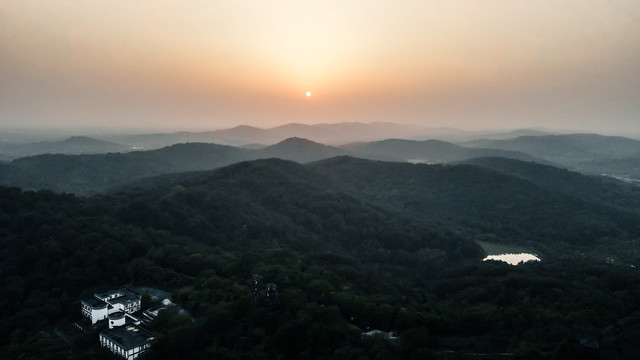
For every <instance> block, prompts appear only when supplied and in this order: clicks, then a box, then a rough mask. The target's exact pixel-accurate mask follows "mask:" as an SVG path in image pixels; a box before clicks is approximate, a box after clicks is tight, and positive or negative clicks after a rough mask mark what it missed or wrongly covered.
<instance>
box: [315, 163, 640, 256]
mask: <svg viewBox="0 0 640 360" xmlns="http://www.w3.org/2000/svg"><path fill="white" fill-rule="evenodd" d="M310 166H311V167H312V169H313V170H314V171H317V172H319V173H321V174H323V176H326V177H328V178H330V179H332V180H333V181H334V182H335V183H337V184H339V186H340V187H341V189H343V191H345V192H348V193H350V194H357V196H360V197H361V198H363V199H366V200H367V201H371V202H373V203H375V204H379V205H381V206H386V207H390V208H392V209H394V210H396V211H398V212H400V213H402V214H404V216H406V217H408V218H417V219H420V218H429V219H436V220H439V221H445V222H448V223H451V224H456V226H457V227H460V228H462V229H469V230H471V231H472V233H473V234H476V235H475V236H480V235H482V234H484V235H488V236H491V234H493V235H496V236H497V237H498V238H502V239H504V240H507V241H510V242H523V243H526V242H530V243H536V244H545V245H553V246H558V247H560V248H562V247H564V248H566V249H569V248H573V249H575V248H576V246H579V245H586V244H595V243H597V242H598V240H597V239H601V238H603V237H611V238H618V239H619V238H626V239H634V238H636V237H637V236H640V218H639V217H638V216H639V214H638V212H637V208H634V209H633V210H623V209H617V208H614V207H612V206H609V205H607V203H606V202H599V201H597V200H596V199H594V198H593V197H591V196H585V194H584V193H582V194H572V195H567V194H565V193H562V192H559V191H557V189H548V188H545V187H542V186H539V185H536V184H534V183H532V182H530V181H527V180H524V179H522V178H519V177H516V176H513V175H505V174H500V173H498V172H495V171H492V170H487V169H483V168H480V167H477V166H468V165H455V166H428V165H423V164H418V165H413V164H407V163H386V162H376V161H368V160H360V159H355V158H350V157H338V158H332V159H328V160H323V161H320V162H317V163H313V164H310ZM577 184H580V183H579V182H577V183H576V185H577ZM635 196H636V197H635V199H634V200H633V201H634V202H637V201H638V200H637V196H638V194H637V193H635ZM611 197H612V198H613V199H614V200H610V201H611V202H613V203H624V201H625V200H626V199H624V195H622V194H619V193H615V192H614V193H613V194H612V195H611ZM607 201H609V200H607Z"/></svg>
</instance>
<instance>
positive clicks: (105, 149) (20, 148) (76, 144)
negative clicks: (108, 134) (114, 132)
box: [0, 136, 132, 161]
mask: <svg viewBox="0 0 640 360" xmlns="http://www.w3.org/2000/svg"><path fill="white" fill-rule="evenodd" d="M131 150H132V147H131V146H128V145H123V144H119V143H115V142H110V141H105V140H99V139H95V138H91V137H87V136H72V137H69V138H67V139H65V140H60V141H41V142H35V143H26V144H12V143H0V160H5V161H6V160H11V159H17V158H20V157H24V156H32V155H39V154H103V153H110V152H126V151H131Z"/></svg>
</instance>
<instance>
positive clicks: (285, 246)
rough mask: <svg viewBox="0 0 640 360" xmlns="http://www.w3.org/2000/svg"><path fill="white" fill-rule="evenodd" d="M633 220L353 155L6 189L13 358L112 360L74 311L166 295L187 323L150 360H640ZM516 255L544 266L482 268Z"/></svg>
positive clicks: (488, 180) (5, 315) (476, 172)
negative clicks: (114, 182)
mask: <svg viewBox="0 0 640 360" xmlns="http://www.w3.org/2000/svg"><path fill="white" fill-rule="evenodd" d="M500 194H503V195H500ZM612 194H615V192H612ZM611 196H614V195H611ZM525 205H526V206H525ZM560 215H562V216H565V217H567V220H566V221H564V220H563V221H558V219H557V217H560ZM639 216H640V215H639V214H638V212H634V211H631V210H625V209H623V208H619V207H614V206H610V205H607V204H604V203H600V202H597V201H592V200H588V199H578V198H576V197H573V196H570V195H566V194H561V193H558V192H553V191H551V190H548V189H545V188H542V187H540V186H537V185H535V184H533V183H531V182H528V181H525V180H523V179H519V178H516V177H513V176H509V175H504V174H499V173H497V172H495V171H493V170H486V169H482V168H479V167H474V166H467V165H465V166H451V167H442V166H426V165H420V166H417V165H410V164H391V163H379V162H371V161H364V160H356V159H352V158H336V159H332V160H327V161H323V162H320V163H316V164H311V165H306V166H303V165H299V164H296V163H292V162H287V161H282V160H275V159H269V160H259V161H253V162H246V163H239V164H235V165H232V166H229V167H225V168H222V169H219V170H216V171H211V172H203V173H192V174H185V175H182V176H180V177H178V178H176V177H169V178H161V179H156V180H155V181H152V182H148V183H145V186H144V187H141V188H137V189H134V188H132V189H129V190H127V191H124V192H121V193H118V194H113V195H108V196H106V195H101V196H94V197H91V198H78V197H75V196H72V195H59V194H54V193H52V192H48V191H41V192H23V191H21V190H19V189H17V188H0V246H2V247H3V250H4V251H3V252H1V253H0V281H1V282H2V283H1V286H0V289H2V294H0V295H1V296H0V318H2V321H0V358H15V359H61V358H70V359H85V358H98V359H101V358H104V359H109V358H111V355H110V354H109V353H108V352H106V351H104V350H101V349H100V348H99V347H98V343H97V334H96V333H95V331H93V332H92V331H89V332H88V333H82V332H80V331H79V330H77V329H75V328H74V327H73V326H72V324H73V323H74V322H76V321H79V320H80V318H81V315H80V306H79V299H80V298H81V297H83V296H86V295H89V294H91V293H92V292H93V291H95V290H96V289H97V288H104V287H109V286H113V285H118V284H131V285H139V286H153V287H158V288H162V289H166V290H169V291H172V293H173V298H174V301H175V302H177V303H179V304H180V305H181V306H183V307H184V308H185V309H186V310H187V311H188V313H189V315H183V314H180V313H178V312H173V311H167V312H164V313H161V315H160V316H159V317H158V319H157V320H156V321H155V322H154V323H153V330H154V333H155V335H156V339H157V341H156V343H155V344H154V345H153V347H152V349H151V351H150V352H149V353H148V355H146V356H145V357H146V358H148V359H164V358H167V359H174V358H176V357H178V356H179V357H182V358H188V359H210V358H221V359H238V358H243V359H271V358H281V359H314V358H324V359H329V358H332V359H333V358H336V359H358V358H362V359H367V358H376V359H383V358H399V359H425V358H434V359H451V358H465V354H489V355H486V358H491V357H492V356H491V354H496V353H510V354H513V356H512V357H513V358H516V357H520V358H522V357H523V358H556V357H559V358H588V357H589V356H595V357H598V356H600V357H603V358H630V357H632V356H634V355H635V354H636V353H637V350H638V349H637V345H636V344H638V343H640V289H638V287H637V286H636V284H637V283H638V281H639V280H640V273H639V272H638V270H637V269H636V268H633V267H631V266H630V265H634V266H640V261H639V260H640V258H639V257H638V255H637V252H635V251H637V249H638V239H639V236H638V235H639V230H638V226H639V225H638V224H640V221H639V219H638V217H639ZM522 218H526V220H519V219H522ZM531 231H536V233H535V234H534V235H527V232H531ZM514 239H516V240H518V241H521V242H522V243H528V242H536V243H537V244H539V246H540V247H541V248H542V250H543V251H544V256H543V261H542V262H539V263H538V262H536V263H527V264H525V265H521V266H518V267H513V266H510V265H507V264H504V263H499V262H493V261H489V262H482V261H481V259H482V257H483V256H484V254H483V251H482V249H481V248H480V247H479V246H478V245H477V244H476V242H475V240H484V241H491V242H498V243H500V242H502V243H509V242H511V241H512V240H514ZM567 249H573V250H572V251H571V252H565V251H566V250H567ZM577 250H580V251H582V253H583V254H585V255H581V254H580V253H579V252H578V251H577ZM604 256H606V257H608V258H610V259H609V260H611V258H615V259H616V260H615V261H614V262H613V264H612V263H611V261H609V262H608V263H607V262H606V261H604V260H605V259H603V258H602V257H604ZM254 275H260V276H261V279H262V281H264V283H265V284H266V283H269V282H273V283H275V284H276V285H277V289H278V301H277V302H272V301H264V300H263V299H264V296H265V295H264V292H263V291H262V290H261V291H259V292H258V295H257V296H254V294H252V289H253V286H252V278H253V277H254ZM372 329H379V330H383V331H394V332H395V333H396V334H397V336H398V339H396V340H388V339H385V338H383V337H376V336H374V337H363V336H361V334H362V333H363V332H365V331H368V330H372ZM582 340H593V341H597V342H598V347H599V348H598V349H592V348H589V347H587V346H584V345H581V341H582Z"/></svg>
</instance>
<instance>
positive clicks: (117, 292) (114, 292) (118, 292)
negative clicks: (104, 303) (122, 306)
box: [94, 286, 142, 300]
mask: <svg viewBox="0 0 640 360" xmlns="http://www.w3.org/2000/svg"><path fill="white" fill-rule="evenodd" d="M94 295H95V296H96V297H98V298H101V299H107V298H111V297H113V298H114V300H115V299H117V298H120V297H126V298H127V299H139V298H141V297H142V295H140V294H138V293H137V292H135V291H133V290H131V289H128V288H126V287H124V286H121V287H119V288H115V289H111V290H107V291H100V292H97V293H95V294H94Z"/></svg>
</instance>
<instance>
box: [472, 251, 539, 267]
mask: <svg viewBox="0 0 640 360" xmlns="http://www.w3.org/2000/svg"><path fill="white" fill-rule="evenodd" d="M487 260H498V261H504V262H506V263H508V264H511V265H518V264H520V263H525V262H527V261H540V258H539V257H537V256H535V255H533V254H529V253H519V254H500V255H489V256H487V257H485V258H484V259H482V261H487Z"/></svg>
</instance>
